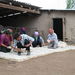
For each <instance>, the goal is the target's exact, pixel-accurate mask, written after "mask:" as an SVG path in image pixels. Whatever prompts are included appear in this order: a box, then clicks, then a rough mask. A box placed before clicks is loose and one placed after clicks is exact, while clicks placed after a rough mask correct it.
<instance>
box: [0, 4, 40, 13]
mask: <svg viewBox="0 0 75 75" xmlns="http://www.w3.org/2000/svg"><path fill="white" fill-rule="evenodd" d="M0 7H1V8H7V9H12V10H17V11H22V12H29V13H35V14H40V11H39V10H35V9H34V10H32V9H28V8H23V7H18V6H13V5H9V4H4V3H0Z"/></svg>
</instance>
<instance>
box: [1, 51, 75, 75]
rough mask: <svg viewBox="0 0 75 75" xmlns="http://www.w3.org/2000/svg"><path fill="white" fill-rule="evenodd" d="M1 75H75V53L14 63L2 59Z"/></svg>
mask: <svg viewBox="0 0 75 75" xmlns="http://www.w3.org/2000/svg"><path fill="white" fill-rule="evenodd" d="M0 75H75V51H72V50H71V51H67V52H61V53H53V54H50V55H47V56H42V57H38V58H34V59H30V60H27V61H24V62H19V63H18V62H14V61H8V60H3V59H0Z"/></svg>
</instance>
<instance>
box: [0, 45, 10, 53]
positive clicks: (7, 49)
mask: <svg viewBox="0 0 75 75" xmlns="http://www.w3.org/2000/svg"><path fill="white" fill-rule="evenodd" d="M0 51H1V52H4V53H7V52H10V51H11V49H9V48H6V47H4V46H0Z"/></svg>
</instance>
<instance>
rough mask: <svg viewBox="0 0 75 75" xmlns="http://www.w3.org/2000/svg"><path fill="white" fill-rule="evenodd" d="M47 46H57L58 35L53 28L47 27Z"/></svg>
mask: <svg viewBox="0 0 75 75" xmlns="http://www.w3.org/2000/svg"><path fill="white" fill-rule="evenodd" d="M47 42H48V48H54V49H55V48H57V47H58V37H57V34H56V33H54V30H53V28H50V29H49V34H48V39H47Z"/></svg>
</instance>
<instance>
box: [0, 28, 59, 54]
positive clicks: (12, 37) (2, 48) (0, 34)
mask: <svg viewBox="0 0 75 75" xmlns="http://www.w3.org/2000/svg"><path fill="white" fill-rule="evenodd" d="M47 42H48V48H54V49H56V48H58V37H57V34H56V33H54V30H53V29H52V28H50V29H49V34H48V39H47ZM43 45H44V39H43V38H42V36H41V35H40V33H39V32H38V31H34V35H33V36H32V37H31V36H29V35H27V34H26V30H25V28H24V27H22V28H21V29H20V30H19V32H16V33H15V34H13V30H12V29H5V30H3V31H1V30H0V52H5V53H8V52H10V51H11V50H12V49H13V51H15V52H17V54H18V55H21V53H22V48H24V49H25V50H26V52H27V55H30V54H31V51H30V47H31V46H32V47H33V48H35V47H38V46H39V47H42V46H43Z"/></svg>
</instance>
